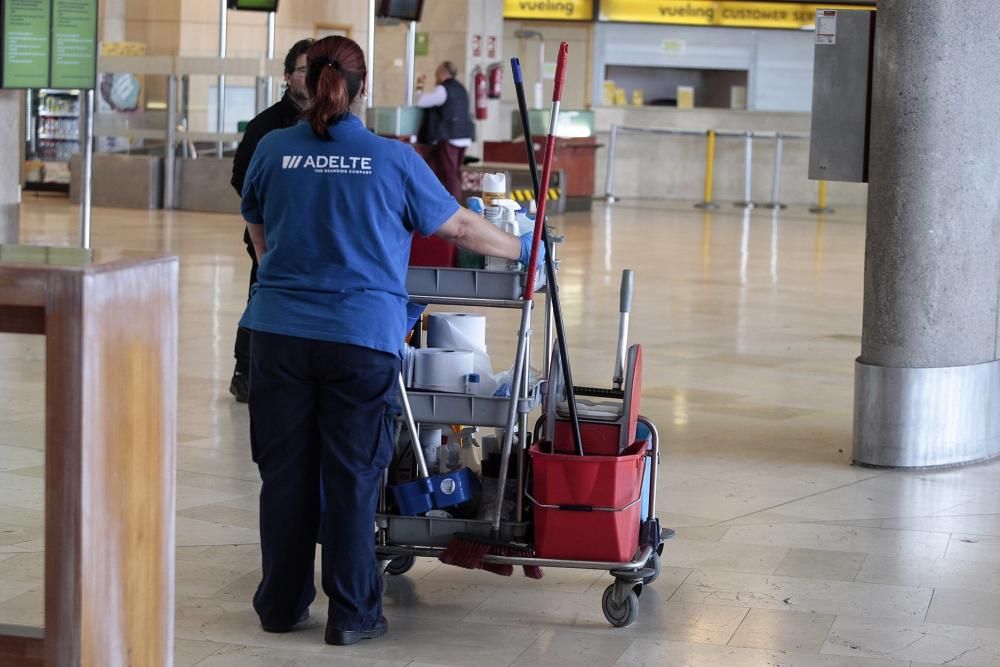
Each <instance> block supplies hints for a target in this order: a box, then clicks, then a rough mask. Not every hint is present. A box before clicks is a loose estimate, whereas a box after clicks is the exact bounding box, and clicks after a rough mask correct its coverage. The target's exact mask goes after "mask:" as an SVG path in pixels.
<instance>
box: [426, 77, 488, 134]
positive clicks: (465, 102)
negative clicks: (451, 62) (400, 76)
mask: <svg viewBox="0 0 1000 667" xmlns="http://www.w3.org/2000/svg"><path fill="white" fill-rule="evenodd" d="M441 85H442V86H444V89H445V92H447V93H448V97H447V99H446V100H445V102H444V104H442V105H441V106H439V107H430V108H428V109H424V120H423V122H422V123H421V125H420V132H419V134H418V136H417V140H418V141H419V142H420V143H422V144H436V143H438V142H439V141H448V140H449V139H475V138H476V126H475V124H474V123H473V122H472V117H471V116H470V115H469V94H468V93H467V92H466V91H465V86H463V85H462V84H460V83H459V82H458V81H456V80H455V79H445V81H444V82H443V83H442V84H441Z"/></svg>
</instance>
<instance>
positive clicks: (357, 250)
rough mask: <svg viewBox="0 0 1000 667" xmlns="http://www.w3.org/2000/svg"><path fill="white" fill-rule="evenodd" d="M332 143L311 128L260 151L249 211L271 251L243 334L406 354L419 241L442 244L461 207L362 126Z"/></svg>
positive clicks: (353, 120)
mask: <svg viewBox="0 0 1000 667" xmlns="http://www.w3.org/2000/svg"><path fill="white" fill-rule="evenodd" d="M330 135H331V136H332V137H333V141H324V140H322V139H319V138H318V137H317V136H316V135H315V134H314V133H313V131H312V128H311V127H310V126H309V124H308V123H305V122H300V123H299V124H297V125H295V126H294V127H290V128H288V129H285V130H275V131H273V132H270V133H268V134H267V135H266V136H265V137H264V138H263V139H261V141H260V143H259V144H258V145H257V149H256V150H255V151H254V155H253V159H252V160H251V161H250V167H249V169H248V170H247V175H246V182H245V183H244V185H243V203H242V212H243V217H244V218H245V219H246V220H247V222H250V223H254V224H263V225H264V234H265V237H266V239H267V252H266V253H265V254H264V257H263V258H262V259H261V262H260V268H259V269H258V271H257V285H256V288H255V290H254V292H253V294H252V296H251V298H250V303H249V304H248V305H247V309H246V312H245V313H244V314H243V318H242V319H241V320H240V326H243V327H246V328H247V329H252V330H256V331H266V332H268V333H276V334H284V335H287V336H296V337H299V338H311V339H315V340H326V341H334V342H339V343H349V344H352V345H360V346H362V347H367V348H372V349H376V350H382V351H384V352H389V353H392V354H399V352H400V350H401V348H402V345H403V336H404V335H405V328H406V302H407V294H406V267H407V263H408V261H409V255H410V239H411V232H412V230H416V231H417V232H418V233H420V234H423V235H424V236H428V235H430V234H433V233H434V232H435V231H436V230H437V229H438V228H439V227H440V226H441V225H442V224H444V223H445V221H447V220H448V218H450V217H451V216H452V215H454V214H455V212H456V211H457V210H458V203H457V202H456V201H455V199H454V197H452V196H451V195H450V194H448V191H447V190H445V189H444V186H442V185H441V183H440V181H438V179H437V177H436V176H435V175H434V173H433V172H432V171H431V170H430V167H428V166H427V164H426V163H425V162H424V161H423V159H421V157H420V156H419V155H417V153H416V151H414V150H413V149H412V148H411V147H410V146H408V145H406V144H404V143H402V142H399V141H396V140H392V139H385V138H382V137H379V136H376V135H374V134H372V133H371V132H369V131H368V130H367V129H366V128H365V126H364V125H363V124H362V123H361V121H360V119H358V118H357V117H356V116H353V115H350V114H349V115H348V116H347V117H346V118H345V119H344V120H342V121H340V122H339V123H337V124H336V125H333V126H332V127H331V128H330Z"/></svg>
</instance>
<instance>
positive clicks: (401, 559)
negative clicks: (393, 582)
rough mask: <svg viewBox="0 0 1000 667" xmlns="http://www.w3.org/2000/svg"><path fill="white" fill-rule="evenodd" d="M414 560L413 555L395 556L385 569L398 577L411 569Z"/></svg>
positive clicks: (415, 560)
mask: <svg viewBox="0 0 1000 667" xmlns="http://www.w3.org/2000/svg"><path fill="white" fill-rule="evenodd" d="M416 562H417V559H416V558H415V557H414V556H396V557H395V558H393V559H392V560H391V561H389V564H388V565H386V566H385V571H386V572H388V573H389V574H391V575H393V576H397V577H398V576H399V575H401V574H406V573H407V572H409V571H410V570H411V569H413V565H414V563H416Z"/></svg>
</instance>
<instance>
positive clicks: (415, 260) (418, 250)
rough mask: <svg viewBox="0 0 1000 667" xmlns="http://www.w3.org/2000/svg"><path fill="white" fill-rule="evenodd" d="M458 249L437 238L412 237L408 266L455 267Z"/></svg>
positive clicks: (418, 235)
mask: <svg viewBox="0 0 1000 667" xmlns="http://www.w3.org/2000/svg"><path fill="white" fill-rule="evenodd" d="M457 253H458V248H456V247H455V246H453V245H452V244H450V243H448V242H447V241H445V240H444V239H442V238H440V237H438V236H434V235H431V236H421V235H420V234H414V235H413V241H412V243H411V244H410V266H443V267H453V266H455V257H456V255H457Z"/></svg>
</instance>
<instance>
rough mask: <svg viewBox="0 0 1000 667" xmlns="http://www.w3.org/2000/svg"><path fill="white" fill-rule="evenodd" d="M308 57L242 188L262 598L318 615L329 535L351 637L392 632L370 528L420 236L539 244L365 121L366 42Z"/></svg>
mask: <svg viewBox="0 0 1000 667" xmlns="http://www.w3.org/2000/svg"><path fill="white" fill-rule="evenodd" d="M307 62H308V71H307V74H306V85H307V86H308V88H309V96H310V98H311V99H312V104H311V106H310V107H309V108H308V109H307V110H306V111H305V113H304V115H303V118H304V122H300V123H299V124H298V125H295V126H294V127H291V128H288V129H285V130H276V131H274V132H271V133H270V134H268V135H267V136H265V137H264V138H263V139H262V140H261V142H260V144H258V146H257V149H256V151H255V152H254V156H253V160H252V162H251V163H250V168H249V170H248V172H247V176H246V183H245V185H244V188H243V204H242V211H243V217H244V218H245V219H246V221H247V229H248V231H249V233H250V237H251V239H252V240H253V243H254V245H255V247H256V250H257V256H258V257H259V258H260V270H259V273H258V275H257V288H256V290H255V291H254V293H253V296H252V297H251V300H250V303H249V304H248V306H247V310H246V313H245V314H244V315H243V318H242V320H241V322H240V324H241V326H245V327H246V328H248V329H250V330H251V331H252V337H251V359H252V361H251V369H250V422H251V446H252V447H253V449H254V454H255V460H256V461H257V463H258V467H259V469H260V475H261V479H262V481H263V486H262V488H261V493H260V533H261V554H262V562H263V578H262V580H261V582H260V585H259V587H258V589H257V592H256V594H255V595H254V601H253V603H254V609H255V610H256V611H257V614H258V616H259V617H260V622H261V625H262V626H263V628H264V629H265V630H267V631H270V632H286V631H288V630H291V629H292V628H293V626H295V625H296V624H297V623H298V622H300V621H303V620H305V619H306V618H307V617H308V608H309V605H310V603H311V602H312V601H313V599H314V597H315V595H316V590H315V587H314V584H313V572H314V564H313V560H314V554H315V548H316V537H317V533H318V534H319V536H320V541H321V542H322V545H323V547H322V572H323V574H322V583H323V590H324V592H325V593H326V595H327V596H328V598H329V613H328V617H327V624H326V641H327V643H330V644H352V643H354V642H356V641H358V640H361V639H371V638H375V637H380V636H382V635H383V634H385V632H386V629H387V623H386V620H385V618H384V617H383V616H382V602H381V594H382V578H381V573H380V571H379V567H378V563H377V562H376V559H375V548H374V540H373V536H372V525H373V524H374V520H375V505H376V496H377V490H378V485H379V480H380V478H381V475H382V472H383V470H384V469H385V468H386V467H387V466H388V464H389V462H390V459H391V458H392V446H393V443H392V442H391V435H390V434H391V433H392V432H393V430H394V429H393V424H392V420H393V419H394V417H395V415H396V414H397V408H396V407H395V404H396V377H397V374H398V373H399V369H400V356H399V355H400V352H401V347H402V343H403V336H404V329H405V328H406V303H407V293H406V288H405V279H406V266H407V260H408V256H409V249H410V238H411V233H412V232H414V231H415V232H417V233H419V234H422V235H429V234H436V235H438V236H439V237H442V238H444V239H446V240H449V241H452V242H454V243H455V244H456V245H458V246H460V247H462V248H465V249H467V250H470V251H473V252H476V253H480V254H483V255H493V256H498V257H506V258H508V259H520V260H521V261H523V262H525V263H527V256H528V252H529V250H530V244H531V239H530V235H526V236H525V237H523V238H521V239H518V238H517V237H516V236H511V235H509V234H506V233H504V232H502V231H500V230H499V229H497V228H496V227H494V226H493V225H491V224H489V223H488V222H486V221H485V220H484V219H482V218H480V217H479V216H476V215H474V214H473V213H471V212H469V211H467V210H466V209H464V208H462V207H461V206H460V205H459V204H458V203H457V202H456V201H455V199H454V198H453V197H452V196H451V195H450V194H448V192H447V191H446V190H445V189H444V187H442V185H441V184H440V182H439V181H438V179H437V178H436V177H435V175H434V174H433V172H431V170H430V168H429V167H428V166H427V165H426V164H425V163H424V161H423V160H422V159H421V158H420V156H418V155H417V154H416V152H414V151H413V149H412V148H411V147H410V146H408V145H406V144H404V143H401V142H399V141H395V140H389V139H383V138H381V137H378V136H376V135H374V134H372V133H371V132H369V131H368V130H367V129H365V127H364V125H363V124H362V123H361V121H360V120H359V118H358V117H357V116H356V115H355V114H357V113H359V112H360V110H361V107H362V105H363V101H364V97H365V78H366V74H367V69H366V65H365V60H364V55H363V53H362V51H361V48H360V47H359V46H358V45H357V44H356V43H355V42H353V41H352V40H350V39H347V38H345V37H327V38H325V39H322V40H319V41H317V42H316V43H315V44H314V45H313V46H312V47H311V48H310V49H309V52H308V54H307ZM319 470H322V480H323V490H324V493H325V496H326V503H327V508H326V513H325V514H324V515H323V518H322V525H320V522H321V516H320V511H319V510H320V497H319V488H318V487H319V483H318V482H317V477H318V475H317V471H319Z"/></svg>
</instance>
